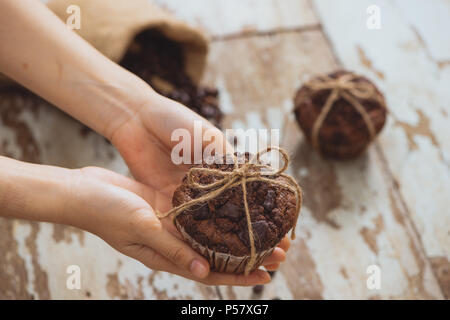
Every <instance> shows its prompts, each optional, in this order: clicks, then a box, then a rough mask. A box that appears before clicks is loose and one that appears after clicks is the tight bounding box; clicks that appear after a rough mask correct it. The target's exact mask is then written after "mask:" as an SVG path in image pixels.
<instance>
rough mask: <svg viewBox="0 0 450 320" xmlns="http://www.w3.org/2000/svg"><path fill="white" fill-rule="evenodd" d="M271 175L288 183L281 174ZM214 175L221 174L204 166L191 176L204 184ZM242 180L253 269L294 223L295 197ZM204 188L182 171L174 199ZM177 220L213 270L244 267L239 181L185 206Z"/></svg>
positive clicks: (246, 252) (246, 254) (246, 253)
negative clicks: (253, 252) (194, 184)
mask: <svg viewBox="0 0 450 320" xmlns="http://www.w3.org/2000/svg"><path fill="white" fill-rule="evenodd" d="M237 157H238V159H239V160H240V161H241V162H243V161H244V159H245V162H248V161H249V155H248V154H245V155H243V154H237ZM197 167H203V168H211V169H219V170H221V171H232V170H233V168H234V164H216V163H213V164H211V165H208V164H206V162H204V163H203V164H202V165H198V166H197ZM268 168H270V167H268ZM255 170H261V169H259V168H258V169H255ZM272 178H273V179H274V180H277V181H280V182H283V183H285V184H288V185H290V184H291V181H289V179H287V178H286V177H283V176H281V175H279V176H273V177H272ZM218 179H221V177H220V176H218V175H215V174H211V173H204V172H200V173H196V174H195V178H194V180H195V181H196V182H198V183H200V184H203V185H204V184H210V183H213V182H215V181H217V180H218ZM246 186H247V187H246V189H247V203H248V207H249V212H250V217H251V221H252V227H253V234H254V243H255V249H256V261H255V264H254V266H253V268H252V269H256V268H257V267H258V266H259V265H260V264H261V263H262V261H263V260H264V258H265V257H266V256H268V255H270V254H271V253H272V251H273V249H274V248H275V247H276V246H277V244H278V243H279V242H280V241H281V240H282V239H283V237H284V236H285V235H286V233H287V232H288V231H289V230H290V229H291V228H292V227H293V225H294V224H295V222H296V219H297V217H296V203H297V202H296V201H297V199H296V194H295V192H292V191H291V190H289V189H287V188H285V187H282V186H279V185H274V184H271V183H267V182H264V181H252V182H248V183H247V184H246ZM206 192H207V191H201V190H198V189H195V188H192V187H191V186H190V185H189V183H188V181H187V178H186V177H185V178H184V180H183V182H182V184H181V185H180V186H179V187H178V188H177V189H176V191H175V193H174V195H173V199H172V204H173V206H174V207H176V206H178V205H180V204H183V203H185V202H188V201H191V200H192V199H196V198H198V197H200V196H202V195H204V194H205V193H206ZM175 225H176V227H177V228H178V230H179V231H180V232H181V233H182V235H183V237H184V238H185V239H186V240H187V241H188V242H189V243H190V244H191V246H192V247H193V248H194V249H195V250H197V251H198V252H199V253H200V254H202V255H203V256H205V257H206V258H207V259H208V260H209V262H210V266H211V270H213V271H218V272H230V273H242V272H244V270H245V266H246V264H247V263H248V261H249V258H250V240H249V234H248V225H247V218H246V215H245V209H244V203H243V191H242V187H241V186H236V187H233V188H231V189H228V190H225V191H224V192H223V193H222V194H220V195H219V196H218V197H216V198H214V199H212V200H209V201H207V202H205V203H201V204H197V205H195V206H194V207H192V208H190V209H187V210H185V211H183V212H182V213H180V214H179V215H178V216H177V217H176V218H175Z"/></svg>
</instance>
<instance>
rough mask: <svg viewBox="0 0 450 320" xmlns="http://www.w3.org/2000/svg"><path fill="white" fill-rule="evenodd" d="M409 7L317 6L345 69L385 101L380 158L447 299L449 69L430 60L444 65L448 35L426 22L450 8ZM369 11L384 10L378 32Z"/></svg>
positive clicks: (428, 3) (436, 5)
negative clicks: (369, 81)
mask: <svg viewBox="0 0 450 320" xmlns="http://www.w3.org/2000/svg"><path fill="white" fill-rule="evenodd" d="M414 3H417V2H416V1H414ZM414 3H412V2H410V1H396V2H395V3H393V2H389V1H358V3H354V2H351V4H350V2H348V1H347V2H339V3H337V2H334V1H326V0H321V1H315V5H316V8H317V12H318V15H319V16H320V18H321V21H322V23H323V25H324V30H325V32H326V33H327V35H328V37H329V39H330V40H331V42H332V45H333V47H334V50H335V52H336V55H337V56H338V57H339V59H340V61H341V62H342V64H343V66H345V67H346V68H349V69H352V70H356V71H358V72H361V73H364V74H367V75H369V76H371V78H373V79H374V80H375V81H376V83H377V84H378V85H379V86H380V88H381V89H382V90H383V91H384V92H385V93H386V98H387V103H388V107H389V109H390V111H391V116H390V119H389V121H388V122H387V126H386V128H385V131H384V133H383V134H382V135H381V136H380V138H379V145H380V155H381V156H382V157H385V159H386V161H385V166H386V168H387V170H388V171H389V173H390V175H392V177H393V178H394V187H395V189H396V190H394V191H396V192H398V193H399V195H400V197H401V198H402V199H404V200H403V201H404V202H405V209H406V210H407V218H408V219H412V221H413V222H414V225H413V226H412V228H414V229H415V230H416V233H417V235H418V237H420V239H421V241H422V243H423V246H424V250H425V253H426V255H427V256H428V257H429V258H430V261H431V262H432V265H433V268H434V272H435V275H436V277H437V278H438V279H439V281H440V285H441V289H442V291H443V292H444V294H445V295H446V297H449V296H450V284H449V281H448V276H447V277H445V272H443V270H450V261H449V259H450V216H449V214H448V213H449V205H450V198H449V190H450V126H449V125H448V123H449V114H450V92H449V91H448V88H449V87H450V67H449V65H446V64H445V63H444V64H442V63H439V61H435V60H434V59H433V58H435V59H447V58H448V48H447V46H448V34H447V32H445V31H444V30H446V29H445V28H444V29H441V28H442V27H444V26H445V25H448V21H446V22H444V21H443V20H445V19H442V18H439V16H440V15H438V16H437V17H435V16H430V12H436V11H441V10H442V11H443V12H444V13H445V12H448V8H449V4H448V2H445V3H444V2H439V1H426V2H422V3H421V5H420V6H419V7H416V8H415V7H414ZM372 4H376V5H378V6H379V7H380V9H381V29H379V30H369V29H367V28H366V27H365V25H366V19H367V16H366V15H365V12H366V11H365V10H366V8H367V7H368V6H369V5H372ZM419 9H420V10H421V11H420V12H417V14H414V15H412V13H413V12H416V11H417V10H419ZM405 16H406V18H405ZM446 17H447V18H446V19H447V20H448V15H446ZM435 18H436V20H435ZM431 21H432V22H431ZM430 23H436V26H435V27H433V28H431V27H430ZM434 28H437V29H438V30H435V29H434ZM447 29H448V28H447ZM419 34H420V35H421V36H419ZM430 55H431V56H430Z"/></svg>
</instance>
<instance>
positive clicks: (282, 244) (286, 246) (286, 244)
mask: <svg viewBox="0 0 450 320" xmlns="http://www.w3.org/2000/svg"><path fill="white" fill-rule="evenodd" d="M290 246H291V240H290V239H289V237H288V236H285V237H284V238H283V239H281V241H280V243H279V244H278V247H280V248H281V249H283V250H284V251H286V252H287V251H288V250H289V247H290Z"/></svg>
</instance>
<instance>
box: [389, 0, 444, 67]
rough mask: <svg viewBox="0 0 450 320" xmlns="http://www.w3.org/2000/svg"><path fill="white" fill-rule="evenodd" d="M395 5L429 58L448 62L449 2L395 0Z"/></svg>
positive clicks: (438, 0) (439, 61)
mask: <svg viewBox="0 0 450 320" xmlns="http://www.w3.org/2000/svg"><path fill="white" fill-rule="evenodd" d="M395 7H396V8H397V9H398V11H400V15H401V16H402V17H404V19H405V20H406V21H407V23H409V24H410V26H411V29H412V30H413V31H414V32H416V33H417V37H418V40H419V41H422V42H423V45H424V47H425V50H426V51H427V53H428V54H429V56H430V58H431V59H433V60H434V61H436V62H438V63H441V64H445V63H450V39H449V35H448V30H450V2H449V1H446V0H430V1H420V0H406V1H405V0H395Z"/></svg>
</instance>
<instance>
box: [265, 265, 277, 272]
mask: <svg viewBox="0 0 450 320" xmlns="http://www.w3.org/2000/svg"><path fill="white" fill-rule="evenodd" d="M279 267H280V264H279V263H274V264H269V265H267V266H264V268H266V270H267V271H276V270H278V268H279Z"/></svg>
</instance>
